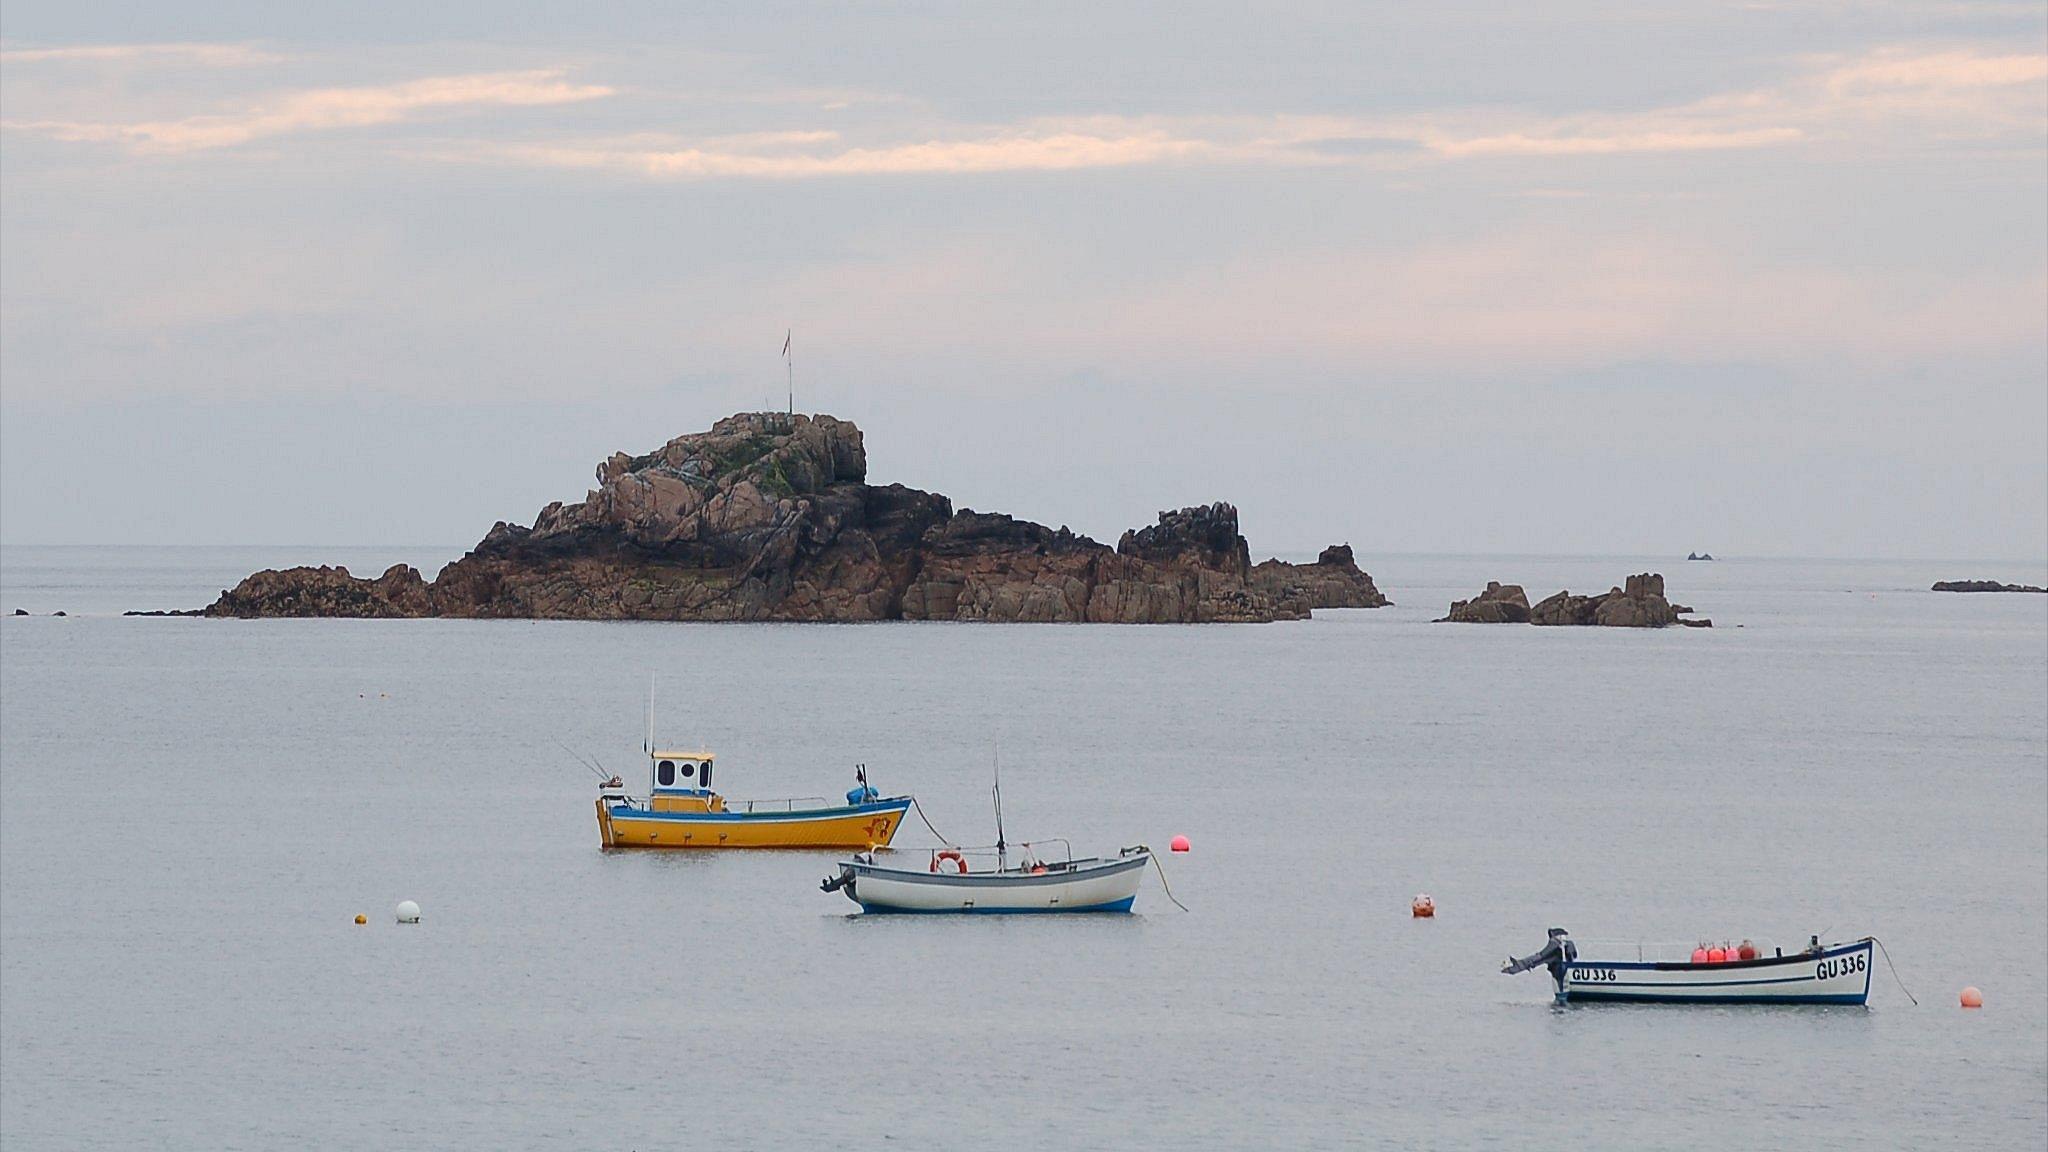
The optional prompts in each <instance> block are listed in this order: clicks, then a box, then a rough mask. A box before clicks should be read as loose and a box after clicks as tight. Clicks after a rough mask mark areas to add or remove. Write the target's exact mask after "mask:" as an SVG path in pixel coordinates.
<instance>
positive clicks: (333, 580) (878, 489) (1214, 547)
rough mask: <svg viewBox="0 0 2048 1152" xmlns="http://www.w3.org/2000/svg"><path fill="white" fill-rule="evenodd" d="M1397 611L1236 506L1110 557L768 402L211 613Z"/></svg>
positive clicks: (1144, 618) (852, 617) (1156, 614)
mask: <svg viewBox="0 0 2048 1152" xmlns="http://www.w3.org/2000/svg"><path fill="white" fill-rule="evenodd" d="M1386 603H1387V601H1386V598H1385V597H1383V596H1381V595H1380V593H1379V589H1377V588H1376V587H1374V586H1373V582H1372V577H1371V576H1369V575H1367V574H1366V573H1365V572H1363V571H1360V570H1359V568H1358V565H1357V563H1356V562H1355V560H1354V559H1353V557H1352V553H1351V549H1350V547H1349V546H1347V545H1338V546H1334V547H1331V548H1329V549H1326V550H1324V552H1323V554H1322V556H1321V557H1320V558H1318V559H1317V561H1316V562H1315V563H1314V564H1289V563H1286V562H1284V561H1280V560H1268V561H1266V562H1265V563H1262V564H1259V565H1258V566H1256V567H1254V566H1253V565H1252V563H1251V556H1250V551H1249V549H1248V547H1247V546H1246V544H1245V540H1244V537H1243V536H1241V535H1239V534H1238V524H1237V509H1236V508H1234V507H1232V506H1231V505H1229V504H1224V503H1215V504H1208V505H1200V506H1196V507H1191V508H1182V509H1180V510H1178V511H1172V512H1161V513H1160V514H1159V519H1158V522H1157V523H1155V524H1152V525H1150V526H1148V527H1145V528H1141V529H1136V530H1133V531H1127V532H1125V533H1124V534H1123V537H1122V538H1121V539H1120V540H1118V541H1117V544H1116V547H1114V548H1111V547H1109V546H1108V545H1106V544H1101V543H1098V542H1097V541H1094V540H1091V539H1089V538H1088V537H1086V536H1079V535H1076V534H1074V533H1073V532H1071V531H1069V530H1068V529H1066V528H1064V527H1062V528H1058V529H1053V528H1047V527H1045V526H1044V525H1042V524H1034V523H1032V522H1030V521H1027V520H1017V519H1013V518H1011V517H1009V516H1005V515H1002V514H1000V513H988V512H976V511H974V510H972V509H968V508H961V509H958V510H957V511H956V510H955V509H954V507H953V503H952V501H951V500H949V499H947V498H946V497H945V496H942V495H939V494H937V493H934V492H924V491H920V490H918V489H915V488H907V487H904V486H903V485H901V484H889V485H884V486H876V485H871V484H869V483H868V482H867V452H866V449H865V447H864V445H863V443H862V439H861V432H860V429H859V428H857V427H855V426H854V425H853V424H852V422H850V421H845V420H838V419H835V418H833V417H831V416H803V415H797V416H789V415H784V414H782V413H759V412H756V413H742V414H740V415H737V416H730V417H727V418H726V419H724V420H720V421H719V422H718V423H717V424H716V425H714V426H713V427H712V428H711V430H710V431H709V432H699V433H692V434H689V435H684V436H678V437H676V438H675V439H673V440H670V441H669V442H668V443H666V444H664V445H662V446H661V447H660V448H657V449H655V450H654V451H652V452H649V453H647V454H646V455H643V456H629V455H627V454H625V453H623V452H621V453H618V454H616V455H613V456H612V457H611V458H610V459H608V460H605V461H604V462H603V463H601V464H599V465H598V466H597V487H596V488H595V489H592V490H591V491H590V492H589V493H587V494H586V495H585V496H584V498H583V499H582V500H581V501H578V502H577V503H574V504H562V503H560V502H557V503H554V504H550V505H548V506H547V507H545V508H543V509H541V510H540V513H539V515H538V516H536V517H535V518H534V521H533V525H532V526H531V527H522V526H520V525H517V524H508V523H504V522H500V523H499V524H497V525H496V526H495V527H493V528H492V529H491V530H490V532H489V533H487V534H486V535H485V536H484V538H483V540H482V541H481V542H479V543H478V544H477V545H476V547H475V548H473V549H472V550H471V551H470V552H469V553H468V554H466V555H464V556H463V557H462V558H461V559H459V560H456V561H454V562H453V563H451V564H449V565H448V566H447V567H446V568H444V569H442V571H441V573H440V575H439V576H438V577H437V578H436V579H434V580H431V581H429V580H426V579H424V578H423V577H422V576H421V575H420V573H419V571H418V570H417V569H415V568H412V567H410V566H408V565H403V564H401V565H395V566H393V567H392V568H391V569H389V570H388V571H386V572H385V573H384V574H383V575H381V576H378V577H376V578H374V579H369V578H364V577H358V576H354V575H351V574H350V573H349V571H348V570H347V569H346V568H326V567H321V568H288V569H284V570H282V571H278V570H265V571H262V572H258V573H256V574H254V575H252V576H250V577H248V578H247V579H245V580H243V581H242V582H241V583H240V584H239V585H237V586H236V587H234V588H233V589H231V590H228V591H225V592H222V593H221V596H220V599H219V600H217V601H215V602H214V603H213V604H212V605H211V606H210V607H207V608H206V609H204V610H203V614H204V615H207V616H234V617H270V616H347V617H419V616H448V617H472V618H506V617H509V618H535V619H569V620H778V621H866V620H970V621H1045V622H1056V621H1057V622H1094V623H1128V624H1155V623H1195V622H1210V621H1228V622H1251V623H1263V622H1267V621H1273V620H1294V619H1301V618H1304V617H1306V616H1307V615H1308V614H1309V613H1310V611H1311V610H1312V609H1316V608H1353V607H1357V608H1374V607H1379V606H1382V605H1384V604H1386Z"/></svg>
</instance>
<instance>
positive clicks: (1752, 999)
mask: <svg viewBox="0 0 2048 1152" xmlns="http://www.w3.org/2000/svg"><path fill="white" fill-rule="evenodd" d="M1869 995H1870V994H1869V993H1868V992H1864V993H1855V992H1844V993H1840V994H1834V993H1830V994H1827V995H1817V996H1642V995H1637V994H1636V993H1633V992H1622V993H1615V994H1612V995H1609V994H1606V993H1603V992H1590V991H1580V990H1579V989H1576V988H1574V989H1572V991H1571V993H1570V994H1569V996H1568V997H1567V998H1566V999H1567V1001H1568V1002H1569V1003H1573V1004H1578V1003H1581V1002H1585V1001H1604V1002H1607V1003H1613V1004H1788V1005H1799V1004H1862V1003H1865V1002H1866V1001H1867V1000H1868V999H1869Z"/></svg>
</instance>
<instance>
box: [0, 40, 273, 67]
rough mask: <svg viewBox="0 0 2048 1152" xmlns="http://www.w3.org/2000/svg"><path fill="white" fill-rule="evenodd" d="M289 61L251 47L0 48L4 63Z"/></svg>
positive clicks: (204, 64) (206, 64)
mask: <svg viewBox="0 0 2048 1152" xmlns="http://www.w3.org/2000/svg"><path fill="white" fill-rule="evenodd" d="M284 59H285V58H284V57H283V56H280V55H278V54H276V53H274V52H266V51H264V50H262V49H260V48H257V47H255V46H253V45H249V44H198V43H183V44H83V45H72V46H69V47H62V48H0V64H14V65H20V64H109V63H129V62H134V63H151V64H153V63H162V64H184V65H197V66H200V67H205V68H243V67H248V66H251V65H256V64H275V63H278V62H280V61H282V60H284Z"/></svg>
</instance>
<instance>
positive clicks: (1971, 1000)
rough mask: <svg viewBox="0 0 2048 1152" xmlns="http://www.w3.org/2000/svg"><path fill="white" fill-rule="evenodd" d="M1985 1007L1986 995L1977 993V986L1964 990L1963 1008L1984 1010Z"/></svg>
mask: <svg viewBox="0 0 2048 1152" xmlns="http://www.w3.org/2000/svg"><path fill="white" fill-rule="evenodd" d="M1983 1006H1984V994H1983V993H1982V992H1979V991H1977V987H1976V985H1974V984H1973V985H1971V986H1970V987H1968V988H1965V989H1963V1007H1965V1008H1982V1007H1983Z"/></svg>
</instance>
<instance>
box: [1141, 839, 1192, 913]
mask: <svg viewBox="0 0 2048 1152" xmlns="http://www.w3.org/2000/svg"><path fill="white" fill-rule="evenodd" d="M1138 848H1139V849H1140V850H1141V851H1143V852H1144V853H1145V855H1147V856H1150V857H1152V869H1153V871H1155V872H1158V873H1159V886H1160V887H1161V888H1163V889H1165V890H1166V898H1167V899H1168V900H1171V901H1173V906H1174V907H1175V908H1178V909H1180V910H1181V911H1183V912H1186V911H1189V908H1188V906H1187V905H1185V904H1183V903H1181V902H1180V898H1179V897H1177V896H1175V895H1174V894H1173V885H1171V884H1168V883H1167V882H1166V866H1165V865H1163V864H1161V863H1160V862H1159V854H1158V853H1157V852H1154V851H1152V849H1150V848H1147V847H1145V846H1144V845H1143V844H1140V845H1138Z"/></svg>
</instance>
